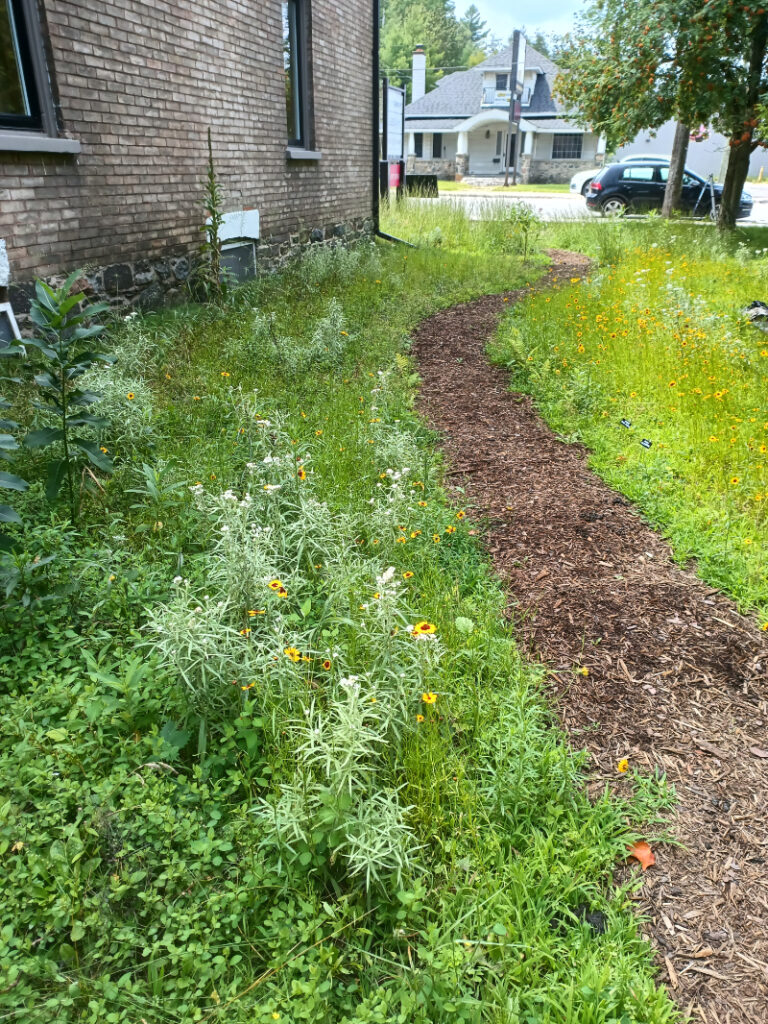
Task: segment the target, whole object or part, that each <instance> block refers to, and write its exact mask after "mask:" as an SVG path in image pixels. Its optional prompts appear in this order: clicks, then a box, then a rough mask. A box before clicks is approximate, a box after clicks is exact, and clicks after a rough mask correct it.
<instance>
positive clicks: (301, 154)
mask: <svg viewBox="0 0 768 1024" xmlns="http://www.w3.org/2000/svg"><path fill="white" fill-rule="evenodd" d="M322 155H323V154H322V153H321V152H320V150H319V149H302V147H301V146H288V147H287V148H286V150H285V156H286V159H287V160H320V159H321V158H322Z"/></svg>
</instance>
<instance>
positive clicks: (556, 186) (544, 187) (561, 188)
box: [437, 181, 569, 195]
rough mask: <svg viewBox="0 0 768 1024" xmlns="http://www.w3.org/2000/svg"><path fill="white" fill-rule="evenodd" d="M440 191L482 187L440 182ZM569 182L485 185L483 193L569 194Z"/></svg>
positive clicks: (464, 190)
mask: <svg viewBox="0 0 768 1024" xmlns="http://www.w3.org/2000/svg"><path fill="white" fill-rule="evenodd" d="M437 187H438V190H439V191H440V192H466V191H467V190H473V191H480V190H481V187H480V186H478V185H473V184H472V183H471V182H463V181H438V183H437ZM568 190H569V186H568V182H542V183H541V184H539V185H537V184H535V183H533V182H530V183H528V182H526V183H525V184H520V185H507V186H506V188H505V187H504V185H503V183H501V182H500V183H499V184H498V185H484V186H482V191H483V192H503V193H505V194H509V195H514V194H515V193H517V192H568Z"/></svg>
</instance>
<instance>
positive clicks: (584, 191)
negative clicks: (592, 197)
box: [581, 178, 592, 199]
mask: <svg viewBox="0 0 768 1024" xmlns="http://www.w3.org/2000/svg"><path fill="white" fill-rule="evenodd" d="M591 184H592V178H590V179H589V181H585V182H584V184H583V185H582V186H581V194H582V195H583V196H584V198H585V199H586V197H587V192H589V186H590V185H591Z"/></svg>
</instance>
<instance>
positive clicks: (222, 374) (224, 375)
mask: <svg viewBox="0 0 768 1024" xmlns="http://www.w3.org/2000/svg"><path fill="white" fill-rule="evenodd" d="M221 376H222V377H229V371H228V370H222V371H221Z"/></svg>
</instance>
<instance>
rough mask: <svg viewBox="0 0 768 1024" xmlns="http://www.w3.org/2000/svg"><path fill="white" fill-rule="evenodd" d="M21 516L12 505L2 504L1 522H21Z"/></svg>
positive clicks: (0, 506)
mask: <svg viewBox="0 0 768 1024" xmlns="http://www.w3.org/2000/svg"><path fill="white" fill-rule="evenodd" d="M20 522H21V516H20V515H19V514H18V512H14V510H13V509H12V508H11V506H10V505H0V523H20Z"/></svg>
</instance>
